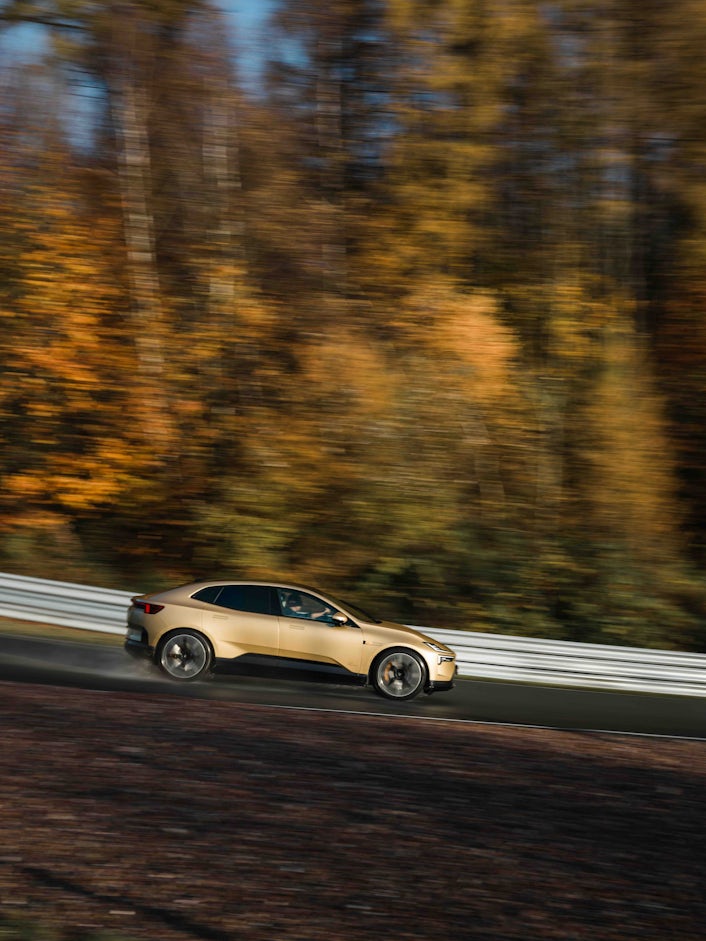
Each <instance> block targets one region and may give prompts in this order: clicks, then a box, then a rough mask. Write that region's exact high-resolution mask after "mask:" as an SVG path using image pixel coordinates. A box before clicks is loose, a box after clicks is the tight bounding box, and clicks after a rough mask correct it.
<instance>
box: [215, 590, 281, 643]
mask: <svg viewBox="0 0 706 941" xmlns="http://www.w3.org/2000/svg"><path fill="white" fill-rule="evenodd" d="M278 610H279V605H278V602H277V598H276V596H275V594H274V592H273V590H272V589H271V588H269V587H268V586H265V585H224V586H223V587H222V588H221V590H220V591H219V592H218V594H217V595H215V596H214V598H213V600H209V604H208V608H207V609H206V610H205V611H204V620H203V626H204V629H205V630H206V631H207V633H208V634H209V635H210V636H211V638H212V639H213V641H214V647H215V648H216V656H218V657H226V658H232V657H240V656H243V655H244V654H249V653H251V654H264V655H265V656H270V657H275V656H277V651H278V648H279V618H278V617H277V612H278Z"/></svg>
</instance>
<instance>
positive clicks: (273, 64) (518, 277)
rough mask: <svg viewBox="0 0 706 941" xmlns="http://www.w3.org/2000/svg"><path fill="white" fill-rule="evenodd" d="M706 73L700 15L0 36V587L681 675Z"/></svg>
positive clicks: (701, 290) (291, 13) (350, 2)
mask: <svg viewBox="0 0 706 941" xmlns="http://www.w3.org/2000/svg"><path fill="white" fill-rule="evenodd" d="M255 14H257V15H255ZM704 48H706V3H703V2H699V0H673V2H670V3H667V4H665V3H657V2H651V0H647V2H642V3H640V4H636V3H634V2H633V0H606V2H603V3H588V2H585V0H556V2H549V3H547V2H540V0H494V2H491V3H485V2H481V0H325V2H324V0H306V2H304V0H279V2H272V3H268V4H265V5H263V4H259V5H257V4H255V3H245V2H243V3H242V4H241V5H240V6H238V7H236V6H235V5H232V6H229V7H227V8H225V9H224V8H221V7H218V6H216V5H212V4H211V3H208V2H202V0H151V2H146V0H118V2H113V3H108V2H106V3H99V2H92V0H3V2H2V3H0V49H1V51H2V55H3V59H2V63H1V64H0V214H1V217H2V222H1V224H0V316H1V317H2V327H1V329H2V334H1V336H2V340H1V361H0V440H1V442H2V447H1V448H0V476H1V478H2V484H1V487H0V568H1V569H3V570H5V571H10V572H18V573H22V574H31V575H39V576H42V577H48V578H59V579H62V580H73V581H83V582H88V583H93V584H99V585H103V586H106V587H118V588H124V589H133V588H134V589H135V590H146V589H148V588H151V587H154V586H157V585H165V584H173V583H175V582H179V581H187V580H190V579H192V578H195V577H199V576H200V575H206V574H207V575H209V576H215V575H219V574H229V575H234V576H235V575H237V576H248V577H258V576H261V577H270V576H272V575H280V576H286V577H291V578H297V579H300V580H303V581H305V582H307V583H311V584H317V585H319V586H321V587H322V588H327V589H328V590H330V591H334V592H336V593H340V594H344V595H352V596H356V597H358V598H360V599H362V598H365V601H366V603H367V605H368V606H372V607H374V608H376V609H377V610H378V611H379V612H380V613H382V614H387V615H391V616H394V617H396V618H398V619H406V620H414V621H416V623H421V624H426V625H430V626H434V625H436V626H445V627H449V628H458V627H468V628H472V629H474V630H489V631H495V632H500V633H512V634H525V635H532V636H544V637H554V638H561V639H569V640H581V641H593V642H600V643H621V644H638V645H644V646H657V647H666V648H681V649H689V650H704V649H706V580H704V577H703V563H704V557H705V556H706V538H705V531H704V522H705V520H706V460H705V458H706V425H705V423H704V416H705V414H706V396H705V395H704V392H705V391H706V362H705V359H704V353H705V352H706V319H705V318H704V309H705V307H706V268H705V266H704V262H705V260H706V177H705V175H704V169H705V164H706V91H705V89H706V58H704V55H703V50H704Z"/></svg>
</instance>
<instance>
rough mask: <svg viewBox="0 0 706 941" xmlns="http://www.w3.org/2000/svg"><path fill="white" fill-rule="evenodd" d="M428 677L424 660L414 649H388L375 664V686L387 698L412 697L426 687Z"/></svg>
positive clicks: (373, 681)
mask: <svg viewBox="0 0 706 941" xmlns="http://www.w3.org/2000/svg"><path fill="white" fill-rule="evenodd" d="M426 679H427V670H426V666H425V665H424V661H423V660H422V658H421V657H420V656H419V655H418V654H416V653H414V651H412V650H404V649H403V648H398V649H395V650H386V651H385V653H384V654H382V655H381V656H380V657H378V659H377V660H376V661H375V664H374V665H373V670H372V683H373V687H374V688H375V691H376V692H377V693H379V694H380V695H381V696H384V697H385V698H386V699H396V700H398V702H399V701H400V700H404V699H412V698H413V697H414V696H416V695H417V694H418V693H421V691H422V690H423V689H424V686H425V684H426Z"/></svg>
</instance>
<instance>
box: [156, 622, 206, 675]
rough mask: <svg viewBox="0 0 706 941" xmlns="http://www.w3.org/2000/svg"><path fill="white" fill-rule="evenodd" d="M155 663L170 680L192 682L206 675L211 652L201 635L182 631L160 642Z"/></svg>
mask: <svg viewBox="0 0 706 941" xmlns="http://www.w3.org/2000/svg"><path fill="white" fill-rule="evenodd" d="M157 662H158V663H159V666H160V667H161V668H162V670H163V671H164V672H165V673H166V674H167V676H168V677H169V678H170V679H172V680H181V681H182V682H193V681H194V680H198V679H203V678H204V677H205V676H207V675H208V672H209V670H210V668H211V664H212V663H213V651H212V650H211V645H210V644H209V642H208V641H207V640H206V638H205V637H204V636H203V635H202V634H199V633H197V632H196V631H190V630H186V629H184V630H181V631H175V632H174V633H173V634H169V636H168V637H166V638H165V639H164V640H163V641H162V643H161V644H160V647H159V654H158V661H157Z"/></svg>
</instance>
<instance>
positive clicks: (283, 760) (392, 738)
mask: <svg viewBox="0 0 706 941" xmlns="http://www.w3.org/2000/svg"><path fill="white" fill-rule="evenodd" d="M0 748H1V749H2V761H1V762H0V903H1V904H0V917H1V916H2V915H6V914H9V913H12V914H17V913H18V912H24V913H27V917H32V918H34V919H36V920H39V921H42V922H43V923H45V924H47V925H53V926H60V929H61V930H60V935H61V937H62V938H66V939H67V941H69V939H71V941H76V939H80V938H82V937H84V936H85V935H86V934H87V933H91V932H99V931H103V932H105V933H106V936H107V937H110V938H117V937H120V938H130V939H153V941H154V939H159V941H162V939H164V941H186V939H204V941H225V939H240V938H244V939H245V938H247V939H248V941H260V939H262V941H279V939H297V941H319V939H320V941H339V939H340V941H343V939H345V941H358V939H360V941H363V939H365V941H368V939H372V938H376V937H378V936H380V937H384V938H388V939H390V941H418V939H437V938H448V939H457V938H459V939H462V938H478V939H489V941H499V939H523V941H524V939H545V938H553V939H560V941H570V939H584V938H586V939H589V938H590V939H598V941H618V939H624V941H633V939H640V941H647V939H659V941H670V939H679V941H688V939H699V941H702V939H703V938H704V936H705V935H706V929H705V927H704V926H705V925H706V903H705V902H704V892H703V867H704V860H705V859H706V852H705V850H706V838H705V836H704V832H705V831H704V818H705V814H704V809H705V808H704V790H705V788H704V785H705V784H706V745H705V744H703V743H698V742H685V741H668V740H659V739H641V738H631V737H628V736H617V737H608V736H600V735H581V734H574V733H562V732H547V731H539V730H537V731H534V730H526V729H523V730H516V729H515V730H513V729H503V728H499V727H484V726H473V725H462V724H458V723H451V722H448V723H447V722H425V721H423V720H410V721H403V720H400V719H395V718H382V717H373V716H346V715H336V714H330V713H315V712H298V711H289V710H278V709H275V708H268V707H259V706H243V705H237V704H230V703H214V702H206V701H194V700H189V701H185V700H183V699H173V698H170V697H162V696H158V695H149V696H147V695H141V696H140V695H137V696H136V695H132V694H124V695H121V694H114V693H99V692H86V691H78V690H67V689H53V688H46V687H38V686H37V687H35V686H23V685H15V684H12V683H0ZM0 937H4V935H2V931H1V930H0Z"/></svg>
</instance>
